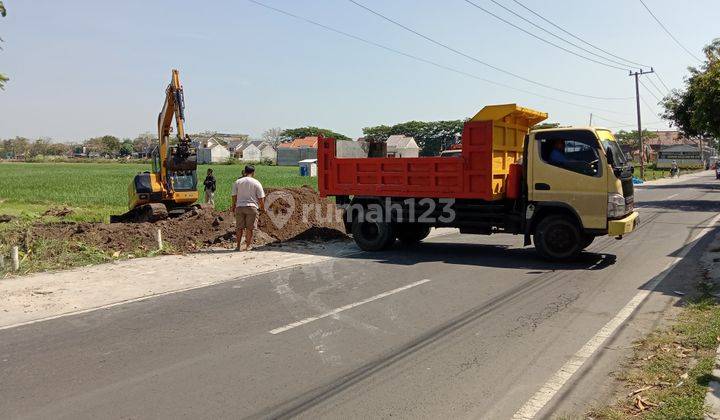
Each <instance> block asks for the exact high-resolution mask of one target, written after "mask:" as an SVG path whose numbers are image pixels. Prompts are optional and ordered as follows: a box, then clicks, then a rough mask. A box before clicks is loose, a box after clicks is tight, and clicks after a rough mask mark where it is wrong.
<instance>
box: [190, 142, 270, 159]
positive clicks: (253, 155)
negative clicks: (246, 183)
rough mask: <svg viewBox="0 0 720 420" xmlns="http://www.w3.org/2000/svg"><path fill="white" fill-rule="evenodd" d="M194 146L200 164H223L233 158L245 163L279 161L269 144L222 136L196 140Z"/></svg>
mask: <svg viewBox="0 0 720 420" xmlns="http://www.w3.org/2000/svg"><path fill="white" fill-rule="evenodd" d="M193 142H194V146H195V147H196V148H197V151H198V163H222V162H226V161H227V160H228V159H230V158H231V157H234V158H236V159H239V160H241V161H245V162H260V161H271V162H275V161H276V160H277V153H276V151H275V149H274V148H273V147H272V145H270V144H269V143H267V142H264V141H261V140H249V139H248V138H247V136H245V138H241V139H227V138H222V137H220V136H210V137H208V138H204V139H203V138H199V139H198V138H197V137H196V138H195V139H194V140H193Z"/></svg>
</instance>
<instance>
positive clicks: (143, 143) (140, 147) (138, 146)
mask: <svg viewBox="0 0 720 420" xmlns="http://www.w3.org/2000/svg"><path fill="white" fill-rule="evenodd" d="M156 142H157V139H156V138H155V135H154V134H152V133H149V132H148V133H142V134H139V135H138V136H137V137H135V139H134V140H133V141H132V145H133V151H134V152H137V153H147V152H148V151H149V150H150V149H151V148H152V147H153V146H154V145H155V144H156Z"/></svg>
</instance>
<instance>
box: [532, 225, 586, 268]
mask: <svg viewBox="0 0 720 420" xmlns="http://www.w3.org/2000/svg"><path fill="white" fill-rule="evenodd" d="M533 242H535V249H537V252H538V254H540V256H541V257H543V258H545V259H548V260H552V261H559V260H567V259H571V258H573V257H575V256H577V255H578V254H579V253H580V251H581V250H582V247H581V246H582V243H583V241H582V238H581V235H580V229H579V228H578V226H577V224H576V223H575V222H574V221H572V220H569V219H568V218H567V217H565V216H560V215H555V216H548V217H546V218H544V219H542V220H541V221H540V223H538V225H537V227H536V228H535V234H534V235H533ZM588 245H589V244H588Z"/></svg>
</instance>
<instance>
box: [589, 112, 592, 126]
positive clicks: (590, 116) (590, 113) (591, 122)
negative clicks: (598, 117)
mask: <svg viewBox="0 0 720 420" xmlns="http://www.w3.org/2000/svg"><path fill="white" fill-rule="evenodd" d="M588 125H589V126H590V127H592V112H591V113H590V124H588Z"/></svg>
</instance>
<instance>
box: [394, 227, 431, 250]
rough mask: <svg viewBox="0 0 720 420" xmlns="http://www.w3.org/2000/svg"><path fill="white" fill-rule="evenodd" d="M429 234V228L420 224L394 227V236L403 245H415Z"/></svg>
mask: <svg viewBox="0 0 720 420" xmlns="http://www.w3.org/2000/svg"><path fill="white" fill-rule="evenodd" d="M429 234H430V226H428V225H420V224H401V225H395V236H397V238H398V240H399V241H400V242H402V244H403V245H417V244H419V243H420V242H422V240H423V239H425V238H427V237H428V235H429Z"/></svg>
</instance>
